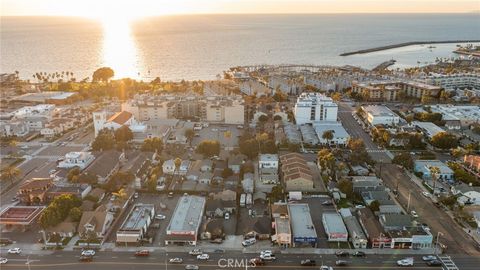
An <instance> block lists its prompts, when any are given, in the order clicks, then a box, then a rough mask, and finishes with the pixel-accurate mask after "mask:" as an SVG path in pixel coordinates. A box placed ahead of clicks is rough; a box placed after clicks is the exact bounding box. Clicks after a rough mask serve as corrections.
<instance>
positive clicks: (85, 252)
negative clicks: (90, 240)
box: [82, 249, 95, 256]
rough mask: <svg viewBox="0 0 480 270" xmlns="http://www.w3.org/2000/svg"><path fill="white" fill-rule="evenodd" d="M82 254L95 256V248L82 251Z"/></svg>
mask: <svg viewBox="0 0 480 270" xmlns="http://www.w3.org/2000/svg"><path fill="white" fill-rule="evenodd" d="M82 256H95V250H93V249H87V250H84V251H82Z"/></svg>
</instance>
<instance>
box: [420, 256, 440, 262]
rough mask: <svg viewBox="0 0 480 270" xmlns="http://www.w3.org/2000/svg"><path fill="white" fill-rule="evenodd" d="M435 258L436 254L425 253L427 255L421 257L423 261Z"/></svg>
mask: <svg viewBox="0 0 480 270" xmlns="http://www.w3.org/2000/svg"><path fill="white" fill-rule="evenodd" d="M436 259H437V256H435V255H427V256H423V257H422V260H423V261H433V260H436Z"/></svg>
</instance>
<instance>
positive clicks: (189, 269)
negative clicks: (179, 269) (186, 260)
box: [185, 264, 198, 270]
mask: <svg viewBox="0 0 480 270" xmlns="http://www.w3.org/2000/svg"><path fill="white" fill-rule="evenodd" d="M185 269H186V270H198V265H194V264H187V265H185Z"/></svg>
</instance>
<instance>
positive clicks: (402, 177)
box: [377, 164, 480, 258]
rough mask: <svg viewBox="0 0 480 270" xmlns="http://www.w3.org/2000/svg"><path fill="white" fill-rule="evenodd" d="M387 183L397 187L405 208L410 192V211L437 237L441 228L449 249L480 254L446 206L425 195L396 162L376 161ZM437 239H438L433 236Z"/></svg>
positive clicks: (441, 238)
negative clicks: (436, 203)
mask: <svg viewBox="0 0 480 270" xmlns="http://www.w3.org/2000/svg"><path fill="white" fill-rule="evenodd" d="M380 167H381V178H382V179H383V181H384V183H385V185H386V186H388V187H389V188H390V189H392V190H394V189H397V185H398V193H399V195H398V197H397V201H399V202H400V203H401V204H402V206H404V208H405V209H407V206H408V197H409V194H410V209H409V210H410V211H411V210H415V211H416V212H417V214H418V215H419V219H418V220H419V221H420V222H421V223H427V224H428V226H429V227H430V229H431V230H432V234H433V236H434V237H435V238H436V236H437V233H438V232H441V233H442V234H443V235H441V236H440V241H439V242H440V243H442V244H445V245H447V252H448V253H456V254H470V255H476V256H478V257H479V258H480V252H479V251H478V250H476V249H475V246H474V243H475V242H474V241H473V240H472V239H471V238H469V237H468V236H467V234H466V233H465V232H463V231H462V229H461V228H460V226H458V225H457V224H455V222H454V221H453V220H452V219H451V218H450V217H449V216H448V214H447V213H445V211H444V210H443V209H440V208H437V207H436V206H435V205H434V203H433V202H432V200H431V199H430V198H427V197H425V196H423V195H422V190H421V189H420V188H419V186H417V184H416V183H414V182H413V181H412V180H410V177H409V176H408V175H406V174H405V173H404V172H403V170H402V169H400V168H399V167H398V166H397V165H394V164H381V165H377V170H378V171H379V173H380ZM434 240H435V239H434Z"/></svg>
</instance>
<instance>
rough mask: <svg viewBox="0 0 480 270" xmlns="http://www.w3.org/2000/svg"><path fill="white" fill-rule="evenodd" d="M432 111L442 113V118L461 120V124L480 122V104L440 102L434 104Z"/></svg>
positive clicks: (467, 124)
mask: <svg viewBox="0 0 480 270" xmlns="http://www.w3.org/2000/svg"><path fill="white" fill-rule="evenodd" d="M430 108H431V110H432V112H438V113H441V114H442V120H445V121H450V120H459V121H460V124H461V126H464V127H465V126H469V125H471V124H473V123H480V106H478V105H459V106H455V105H451V104H438V105H432V106H431V107H430Z"/></svg>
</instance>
